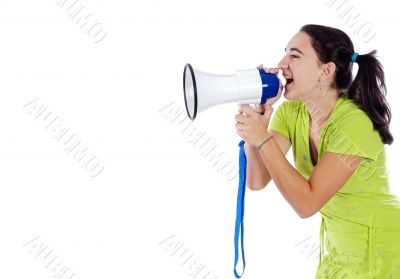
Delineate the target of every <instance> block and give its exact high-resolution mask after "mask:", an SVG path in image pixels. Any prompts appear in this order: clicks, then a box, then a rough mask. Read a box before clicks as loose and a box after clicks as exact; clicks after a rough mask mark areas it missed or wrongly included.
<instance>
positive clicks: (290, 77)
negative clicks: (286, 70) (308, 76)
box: [285, 76, 293, 80]
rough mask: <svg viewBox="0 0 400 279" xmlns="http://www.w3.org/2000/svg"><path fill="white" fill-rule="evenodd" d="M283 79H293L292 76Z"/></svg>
mask: <svg viewBox="0 0 400 279" xmlns="http://www.w3.org/2000/svg"><path fill="white" fill-rule="evenodd" d="M285 78H286V79H287V80H288V79H293V77H292V76H285Z"/></svg>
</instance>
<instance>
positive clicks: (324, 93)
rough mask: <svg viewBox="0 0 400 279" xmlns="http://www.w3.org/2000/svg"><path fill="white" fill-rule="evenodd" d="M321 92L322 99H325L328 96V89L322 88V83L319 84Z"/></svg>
mask: <svg viewBox="0 0 400 279" xmlns="http://www.w3.org/2000/svg"><path fill="white" fill-rule="evenodd" d="M322 87H323V89H322ZM319 92H320V95H321V96H322V97H325V96H326V95H327V94H328V87H327V86H322V83H321V81H320V82H319Z"/></svg>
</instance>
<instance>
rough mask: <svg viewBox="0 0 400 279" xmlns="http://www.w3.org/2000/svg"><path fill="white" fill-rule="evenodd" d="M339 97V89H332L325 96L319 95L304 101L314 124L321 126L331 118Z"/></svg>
mask: <svg viewBox="0 0 400 279" xmlns="http://www.w3.org/2000/svg"><path fill="white" fill-rule="evenodd" d="M338 98H339V94H338V91H337V90H335V89H331V90H328V91H327V92H326V95H325V96H321V95H320V96H318V95H317V96H316V97H315V98H311V99H309V100H307V101H305V102H304V104H305V106H306V108H307V110H308V113H309V115H310V120H311V123H312V125H313V126H316V127H320V126H322V125H323V124H324V123H325V122H326V121H327V120H328V119H329V116H330V115H331V113H332V110H333V108H334V107H335V104H336V102H337V100H338Z"/></svg>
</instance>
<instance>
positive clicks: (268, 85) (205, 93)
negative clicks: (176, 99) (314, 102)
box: [183, 64, 279, 278]
mask: <svg viewBox="0 0 400 279" xmlns="http://www.w3.org/2000/svg"><path fill="white" fill-rule="evenodd" d="M278 91H279V79H278V77H277V76H276V75H275V74H267V73H266V72H265V71H264V70H263V69H251V70H240V71H236V73H235V74H234V75H215V74H210V73H205V72H202V71H199V70H196V69H193V67H192V66H191V65H190V64H186V65H185V68H184V70H183V93H184V98H185V106H186V112H187V114H188V117H189V118H190V119H191V120H192V121H193V120H194V119H195V118H196V116H197V114H198V113H200V112H202V111H203V110H205V109H207V108H210V107H212V106H215V105H218V104H224V103H230V102H237V103H239V104H264V103H266V101H267V99H269V98H273V97H275V96H276V95H277V94H278ZM244 143H245V142H244V141H243V140H241V141H240V143H239V147H240V150H239V188H238V194H237V205H236V221H235V235H234V249H235V260H234V268H233V273H234V275H235V277H236V278H241V277H242V275H243V273H244V269H245V266H246V261H245V257H244V248H243V216H244V196H245V190H246V172H247V171H246V165H247V159H246V154H245V151H244ZM239 237H240V242H239ZM239 245H240V246H241V248H242V249H241V252H242V263H243V267H242V269H243V271H242V273H241V274H240V275H239V274H238V273H237V271H236V265H237V263H238V260H239Z"/></svg>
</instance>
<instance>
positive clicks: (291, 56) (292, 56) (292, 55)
mask: <svg viewBox="0 0 400 279" xmlns="http://www.w3.org/2000/svg"><path fill="white" fill-rule="evenodd" d="M290 58H299V57H298V56H297V55H294V54H291V55H290Z"/></svg>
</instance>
